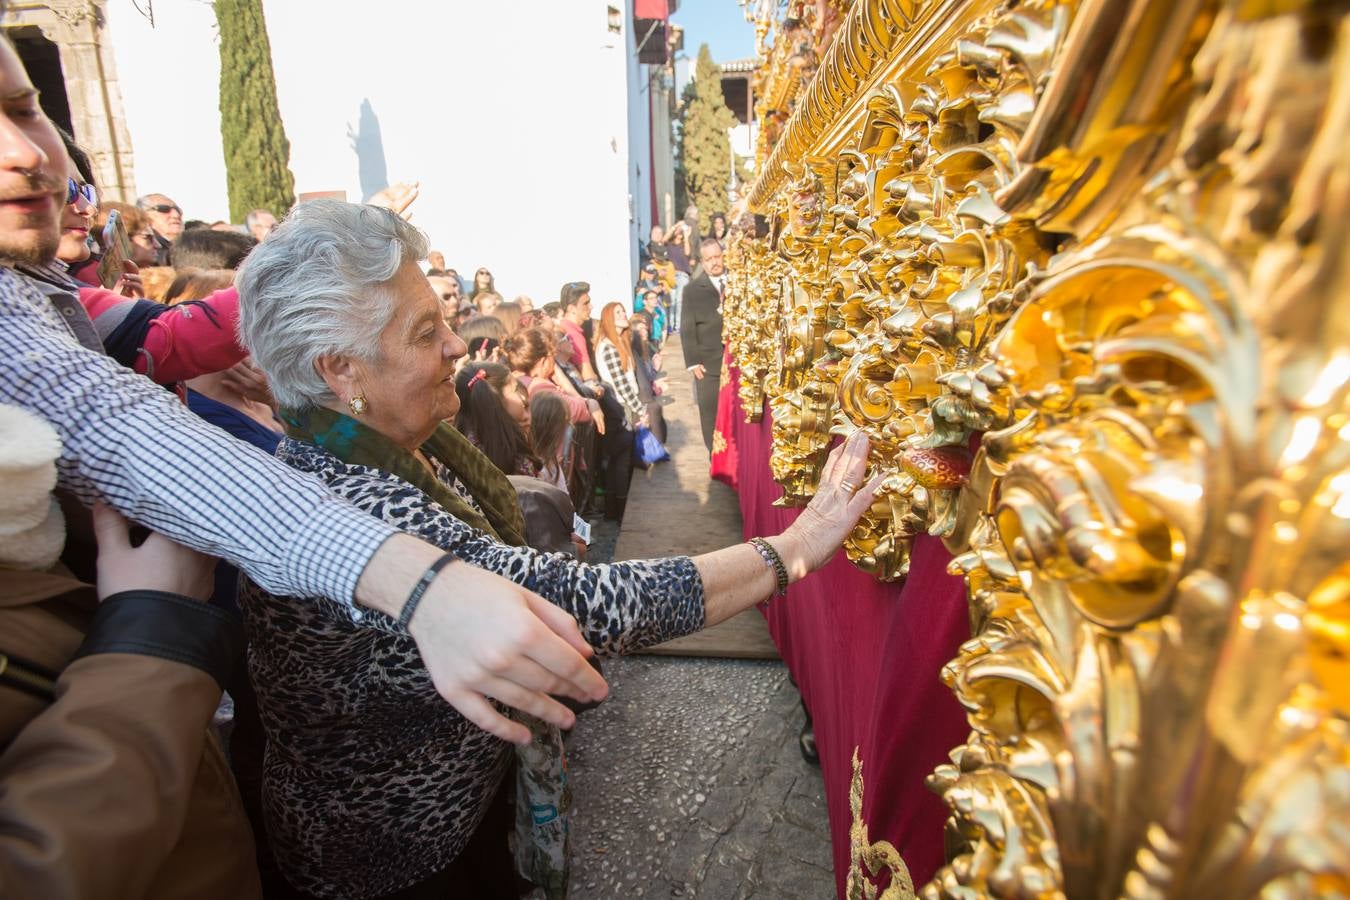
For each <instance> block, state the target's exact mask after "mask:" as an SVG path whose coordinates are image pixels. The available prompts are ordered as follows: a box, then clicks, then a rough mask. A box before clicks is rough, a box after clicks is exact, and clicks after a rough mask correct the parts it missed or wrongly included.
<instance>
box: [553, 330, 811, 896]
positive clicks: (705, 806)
mask: <svg viewBox="0 0 1350 900" xmlns="http://www.w3.org/2000/svg"><path fill="white" fill-rule="evenodd" d="M676 356H677V357H678V352H677V353H676ZM671 374H672V376H674V375H675V374H676V373H675V372H672V373H671ZM680 374H682V373H680ZM674 394H675V396H676V398H677V403H681V402H682V403H687V402H689V401H688V399H687V396H686V392H681V391H678V390H677V391H675V392H674ZM672 410H674V411H675V414H672ZM666 413H667V421H668V422H672V423H673V427H672V443H673V442H675V441H679V440H681V439H683V438H686V437H688V438H691V439H692V440H694V441H698V442H699V444H700V447H701V438H700V437H699V435H698V431H697V428H696V425H697V413H695V414H694V417H693V419H692V421H693V426H694V427H691V426H690V424H689V422H688V421H687V420H688V419H689V417H688V416H687V415H685V414H683V413H682V412H681V411H680V410H679V408H678V407H677V406H670V407H667V408H666ZM679 474H680V480H681V481H682V482H687V483H688V485H689V489H690V490H691V491H695V492H699V493H707V492H708V490H709V486H708V485H707V484H706V469H704V471H703V473H702V474H703V477H704V478H705V483H703V484H702V485H700V484H698V483H696V481H695V479H694V478H693V477H692V476H691V475H690V474H689V472H686V471H681V472H680V473H679ZM713 487H714V488H720V487H721V486H720V485H714V486H713ZM709 514H710V512H709V509H708V508H706V507H705V508H701V510H700V515H702V516H704V517H705V518H704V519H703V520H699V518H698V517H693V519H692V521H690V522H685V523H680V525H679V528H680V529H682V531H681V533H680V534H678V535H677V534H673V533H667V534H666V537H667V538H671V539H678V540H679V541H680V542H681V544H686V545H687V542H688V541H689V540H692V537H693V536H692V534H691V533H686V532H692V531H694V530H698V531H699V532H700V533H703V535H704V536H705V537H706V532H708V531H709V530H710V529H709V523H708V522H707V521H706V516H707V515H709ZM605 524H608V523H605ZM733 524H734V523H733ZM727 525H728V523H723V525H722V526H721V527H726V526H727ZM691 526H692V527H691ZM663 527H664V525H663V523H661V522H651V521H636V520H634V517H633V506H632V505H631V501H630V506H629V514H628V515H627V516H626V517H625V521H624V523H623V527H622V530H621V531H620V533H619V534H618V540H617V545H618V547H619V548H620V550H622V548H623V546H624V545H625V543H628V544H635V543H636V542H634V541H629V540H627V539H626V538H625V534H628V535H629V536H630V537H631V536H632V535H633V534H634V533H635V531H636V530H637V529H644V530H647V531H649V532H650V533H652V534H660V533H662V532H661V529H662V528H663ZM738 528H739V526H738V525H736V526H735V528H734V529H733V528H727V533H734V534H735V535H737V536H738V535H739V531H738V530H735V529H738ZM667 531H668V532H669V531H671V529H667ZM611 534H612V532H611V533H606V534H605V540H603V541H599V542H597V544H598V546H593V547H592V554H591V556H590V561H591V562H605V561H608V560H609V559H610V557H609V556H608V555H607V554H609V553H611V552H613V548H614V546H615V544H616V542H615V541H614V539H613V538H612V536H611ZM733 539H734V538H733ZM729 540H732V539H728V541H729ZM671 543H672V546H671V547H670V549H669V552H680V551H681V550H687V549H688V547H687V546H678V545H676V544H675V542H674V540H672V541H671ZM698 549H700V550H701V549H707V548H702V547H700V548H698ZM604 670H605V677H606V678H607V679H608V680H609V683H610V697H609V699H608V700H606V701H605V702H604V703H602V704H601V705H600V706H599V707H597V708H595V709H593V710H591V711H589V712H586V713H584V714H582V715H581V716H580V717H579V718H578V720H577V726H576V728H575V729H574V730H573V732H572V734H571V735H570V736H569V738H568V765H569V767H570V774H571V779H572V787H573V795H574V799H575V806H574V810H573V815H572V890H571V896H572V897H573V898H578V900H580V898H584V900H609V898H625V900H628V898H651V900H658V898H660V900H664V898H667V897H672V898H673V897H682V898H700V900H742V898H748V897H752V896H753V897H774V898H811V900H819V898H827V897H832V896H833V895H834V893H835V891H834V876H833V874H832V873H831V870H830V834H829V824H828V819H827V814H826V810H825V796H824V790H823V786H822V784H821V780H820V771H819V770H818V769H816V768H814V767H812V766H810V765H808V764H807V763H806V762H805V761H803V760H802V758H801V755H800V753H799V752H798V750H797V735H798V733H799V731H800V730H801V727H802V724H803V722H804V716H803V713H802V711H801V705H800V699H799V698H798V695H797V691H796V689H795V688H793V686H792V684H791V683H790V682H789V680H788V677H787V670H786V668H785V667H784V666H783V664H782V663H781V662H776V661H774V662H768V661H758V660H734V659H709V658H696V657H661V656H634V657H627V658H623V659H613V660H608V659H607V660H604Z"/></svg>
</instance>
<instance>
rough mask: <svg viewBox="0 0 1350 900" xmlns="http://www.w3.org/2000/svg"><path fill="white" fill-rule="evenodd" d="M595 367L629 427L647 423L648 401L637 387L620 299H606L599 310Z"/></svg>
mask: <svg viewBox="0 0 1350 900" xmlns="http://www.w3.org/2000/svg"><path fill="white" fill-rule="evenodd" d="M595 368H596V371H597V372H598V373H599V374H600V380H601V381H603V382H604V383H605V386H606V387H608V388H609V389H610V390H611V391H613V392H614V396H615V397H616V398H618V400H619V402H620V403H621V404H623V409H624V417H625V418H626V419H627V422H628V427H629V428H630V429H632V430H636V429H637V428H638V426H639V425H646V424H647V404H645V403H643V402H642V395H641V392H640V391H639V390H638V380H637V371H636V366H635V364H634V362H633V342H632V337H631V336H630V334H629V332H628V311H627V310H625V309H624V308H623V304H622V303H609V304H606V305H605V308H604V309H603V310H601V311H600V338H599V340H597V341H596V343H595Z"/></svg>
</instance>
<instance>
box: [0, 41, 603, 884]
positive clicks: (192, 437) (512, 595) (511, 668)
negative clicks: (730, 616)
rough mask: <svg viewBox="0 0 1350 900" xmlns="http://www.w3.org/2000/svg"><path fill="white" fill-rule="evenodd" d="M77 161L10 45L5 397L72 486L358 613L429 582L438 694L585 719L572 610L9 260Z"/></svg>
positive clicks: (598, 687)
mask: <svg viewBox="0 0 1350 900" xmlns="http://www.w3.org/2000/svg"><path fill="white" fill-rule="evenodd" d="M68 171H69V168H68V161H67V156H66V153H65V149H64V147H63V145H62V142H61V139H60V137H59V136H58V134H57V133H56V131H55V129H54V128H53V126H52V124H51V122H50V121H49V120H48V118H47V117H46V115H45V114H44V113H43V111H42V109H41V107H40V106H39V105H38V99H37V92H36V91H35V90H34V89H33V86H32V84H31V82H30V81H29V78H28V76H27V74H26V72H25V71H24V68H23V65H22V63H21V62H20V60H19V58H18V56H17V54H16V53H15V51H14V49H13V47H12V46H11V45H10V44H9V42H8V40H6V39H0V403H6V404H11V405H14V406H18V407H21V408H23V409H26V410H28V411H29V412H31V413H33V414H35V415H37V416H38V417H40V418H41V419H43V420H45V421H46V422H48V423H49V424H50V425H51V426H52V427H53V428H54V429H55V430H56V432H57V434H58V436H59V437H60V440H61V445H62V449H61V455H60V458H59V459H58V461H57V469H58V488H59V489H60V490H61V491H63V492H64V493H65V494H66V495H68V496H71V497H74V498H77V499H78V500H80V501H81V502H83V503H84V504H86V505H88V504H91V503H93V502H95V501H97V500H102V501H103V502H105V503H107V504H108V505H109V506H111V507H112V508H114V509H116V510H118V511H119V512H121V513H122V514H123V515H125V516H126V517H127V518H129V519H132V520H133V521H136V522H139V523H141V524H142V525H144V526H146V527H148V528H151V529H153V530H155V531H157V532H160V533H162V534H164V535H165V536H167V537H169V538H171V539H172V540H174V541H177V542H179V543H181V544H184V545H187V546H189V547H192V548H194V549H196V550H199V551H201V552H204V553H207V554H210V555H213V556H219V557H222V558H224V559H226V560H229V561H230V562H231V563H233V564H235V565H236V566H238V567H239V568H241V569H243V570H244V571H245V572H247V573H248V574H249V575H250V576H251V577H252V578H253V579H255V580H256V581H257V582H258V583H259V584H261V585H263V586H264V587H266V588H267V589H269V590H272V591H275V592H277V593H282V594H287V595H292V596H296V597H314V596H326V597H329V598H330V599H332V600H334V601H337V602H339V603H342V604H344V605H346V606H348V607H349V608H350V610H351V615H352V617H353V618H354V619H356V620H358V621H359V620H360V619H361V618H362V617H363V615H365V614H366V611H367V610H378V611H380V612H383V613H386V614H388V615H390V616H393V617H395V618H397V617H398V616H399V613H400V611H401V609H402V608H403V605H404V603H405V601H406V600H407V598H408V597H409V596H410V595H411V594H412V593H413V592H414V591H415V590H424V591H425V594H424V599H423V600H422V602H421V604H420V605H419V606H418V607H417V613H416V615H415V616H414V617H413V618H412V619H411V621H410V623H409V626H408V627H409V632H410V633H411V635H412V636H413V638H414V639H415V640H416V641H417V645H418V649H419V650H420V651H421V654H422V657H423V660H424V661H425V663H426V666H427V669H428V671H429V672H430V674H431V676H432V679H433V681H434V683H435V684H436V687H437V689H438V690H439V692H440V693H441V695H442V696H443V697H444V698H445V699H446V701H447V702H449V703H451V704H452V705H453V706H454V707H455V708H456V709H457V710H459V711H460V712H461V713H462V714H463V715H464V716H465V717H466V718H468V719H469V720H470V721H472V722H474V723H475V724H477V725H478V726H479V727H481V728H483V729H484V730H486V731H488V732H490V733H492V734H494V735H497V736H498V737H501V738H503V739H506V740H512V741H517V742H526V741H528V739H529V732H528V730H527V729H526V728H525V727H524V726H523V725H521V724H519V723H516V722H512V721H510V720H509V719H507V718H506V717H504V716H503V715H501V714H500V713H499V712H497V710H496V709H495V708H494V707H493V705H492V704H491V703H490V702H489V700H488V697H492V698H494V699H496V700H499V701H501V702H504V703H506V704H508V705H510V706H514V707H517V708H519V709H522V710H524V711H525V712H528V713H530V714H532V715H535V716H537V717H539V718H542V719H544V720H546V721H548V722H551V723H553V724H555V725H558V726H560V727H570V725H571V724H572V723H573V722H574V721H575V720H574V717H573V714H572V713H571V712H570V711H568V710H567V709H566V708H565V707H563V706H562V705H561V704H560V703H558V702H557V701H555V700H553V699H552V698H551V697H550V696H548V695H550V694H554V695H567V696H571V697H574V698H576V699H579V700H589V699H599V698H602V697H603V696H604V695H605V694H606V693H607V692H608V688H607V686H606V685H605V683H604V681H603V680H602V679H601V678H600V676H599V675H597V674H596V672H595V670H594V669H592V668H591V667H590V666H589V665H588V664H587V662H586V660H585V656H588V655H589V654H590V649H589V648H588V647H587V646H586V645H585V643H584V641H583V640H582V637H581V634H580V631H579V630H578V629H577V626H576V623H575V621H574V620H573V619H572V618H571V617H570V616H568V615H567V614H566V613H565V612H563V611H562V610H560V609H558V608H557V607H555V606H552V605H550V604H549V603H547V602H545V601H544V600H542V599H541V598H540V597H538V596H537V595H535V594H533V593H531V592H529V591H527V590H525V589H524V588H521V587H519V586H517V585H515V584H513V583H511V582H509V581H507V580H505V579H503V578H501V577H499V576H497V575H493V574H490V573H487V572H484V571H482V570H480V569H475V568H473V567H471V566H469V565H467V564H466V563H463V562H460V561H454V562H451V563H449V565H446V566H444V567H443V568H442V569H439V570H435V571H433V565H432V564H433V563H436V562H437V561H438V560H439V559H440V558H441V556H442V555H443V553H442V551H441V550H439V549H437V548H435V547H433V546H431V545H430V544H427V543H425V542H423V541H420V540H418V539H416V538H413V537H411V536H408V535H404V534H400V533H396V532H395V531H394V530H393V529H392V528H390V527H389V526H387V525H384V524H383V523H381V522H380V521H379V520H377V519H375V518H373V517H371V516H369V515H366V514H365V513H362V512H359V511H358V510H356V509H355V508H353V507H351V506H349V505H347V504H346V503H344V502H343V501H340V500H338V499H337V498H335V497H334V496H332V495H331V494H329V493H328V492H327V490H326V489H325V488H324V487H322V486H321V485H320V484H318V483H317V482H316V481H313V480H311V479H309V478H308V477H307V476H304V475H302V474H300V473H298V472H296V471H294V470H292V469H290V468H288V467H286V466H283V465H281V464H280V463H278V462H276V461H275V460H272V459H271V458H269V457H267V456H265V455H263V454H262V453H260V452H258V451H256V450H254V449H253V448H251V447H248V446H246V445H244V444H242V443H240V442H237V441H235V440H234V439H232V438H230V437H229V436H228V435H226V434H224V433H223V432H221V431H219V430H217V429H215V428H213V427H212V426H210V425H207V424H205V423H203V422H202V421H201V420H200V419H198V418H197V417H196V416H194V415H192V414H191V413H189V412H188V411H187V409H186V408H185V407H183V406H182V405H181V404H179V403H177V402H176V400H175V399H174V397H173V395H172V394H170V393H169V392H167V391H165V390H163V389H162V388H159V387H157V386H156V385H154V384H152V383H151V382H150V381H149V380H148V379H146V378H144V377H143V376H139V375H136V374H135V373H133V372H132V371H130V370H129V369H125V368H122V367H120V366H118V365H117V364H116V363H114V362H113V361H112V360H111V359H109V358H108V357H107V356H105V355H103V354H102V353H101V352H100V350H101V347H100V345H99V344H98V338H97V335H96V334H95V333H94V332H93V331H92V328H91V327H90V325H89V322H88V319H87V317H86V316H85V314H84V312H83V308H82V307H81V306H80V304H79V302H78V299H77V298H75V297H73V296H67V297H64V298H63V297H62V295H60V294H52V293H50V292H48V293H46V294H44V293H43V292H41V291H39V290H37V289H35V288H34V286H33V284H32V283H31V282H30V281H29V280H28V279H26V278H25V277H24V276H22V275H19V274H18V273H16V272H15V271H14V270H13V269H12V268H11V267H10V266H12V265H14V264H19V263H28V264H34V265H40V264H43V263H46V262H49V261H50V260H51V259H52V258H53V256H54V253H55V250H56V246H57V242H58V237H59V223H60V216H61V211H62V208H63V207H64V205H65V204H66V202H67V189H68V187H67V185H68ZM429 573H430V574H429ZM452 586H453V587H452ZM0 794H3V791H0ZM0 892H3V891H0Z"/></svg>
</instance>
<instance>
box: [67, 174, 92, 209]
mask: <svg viewBox="0 0 1350 900" xmlns="http://www.w3.org/2000/svg"><path fill="white" fill-rule="evenodd" d="M81 200H83V201H84V203H83V204H81V203H80V201H81ZM66 203H67V204H72V203H73V204H75V208H76V209H78V208H79V207H80V206H81V205H83V206H84V207H85V208H86V209H92V210H97V209H98V191H97V190H95V189H94V186H93V185H92V184H85V183H84V182H82V181H76V180H75V179H74V178H67V179H66Z"/></svg>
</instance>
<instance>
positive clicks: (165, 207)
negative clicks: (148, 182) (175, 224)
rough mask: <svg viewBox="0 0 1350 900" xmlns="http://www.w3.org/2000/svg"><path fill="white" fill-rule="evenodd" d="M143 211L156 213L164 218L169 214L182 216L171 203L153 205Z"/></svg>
mask: <svg viewBox="0 0 1350 900" xmlns="http://www.w3.org/2000/svg"><path fill="white" fill-rule="evenodd" d="M145 209H147V210H154V211H155V212H157V213H164V214H165V215H166V216H167V215H168V214H169V213H171V212H176V213H178V214H179V215H182V213H183V211H182V210H181V209H179V208H178V207H176V206H174V205H173V204H172V203H153V204H151V205H150V206H147V207H145Z"/></svg>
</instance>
